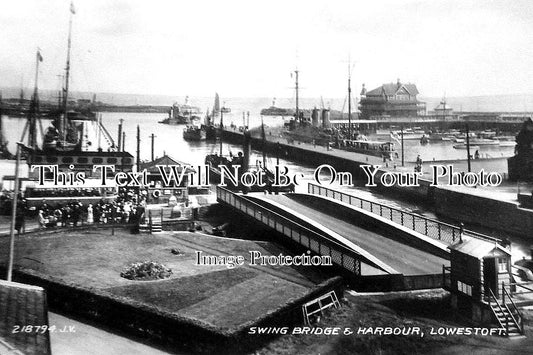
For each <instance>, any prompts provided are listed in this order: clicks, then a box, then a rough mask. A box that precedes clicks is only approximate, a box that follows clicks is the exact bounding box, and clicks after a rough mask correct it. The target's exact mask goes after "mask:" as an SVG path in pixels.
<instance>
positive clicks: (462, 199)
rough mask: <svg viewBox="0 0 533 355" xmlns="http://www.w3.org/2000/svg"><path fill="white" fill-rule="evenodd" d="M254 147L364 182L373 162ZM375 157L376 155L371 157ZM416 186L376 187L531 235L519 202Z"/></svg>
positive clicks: (530, 214) (234, 136)
mask: <svg viewBox="0 0 533 355" xmlns="http://www.w3.org/2000/svg"><path fill="white" fill-rule="evenodd" d="M222 138H223V140H225V141H228V142H231V143H233V144H239V145H240V144H242V143H243V139H244V136H243V134H242V133H240V132H232V131H224V132H223V135H222ZM251 147H252V149H256V150H261V151H262V150H263V149H264V150H265V151H266V152H267V153H269V154H271V155H273V156H276V155H277V156H279V157H280V158H283V159H288V160H293V161H297V162H299V163H301V164H306V165H310V166H315V167H316V166H318V165H321V164H329V165H331V166H333V167H334V168H335V169H336V170H337V171H345V172H349V173H351V174H352V176H353V178H354V179H355V180H360V181H364V180H366V175H365V173H364V172H363V169H362V168H361V165H366V164H370V163H369V162H368V161H355V160H350V159H346V158H343V157H340V156H336V155H335V154H334V153H335V152H331V151H328V150H327V148H326V147H324V152H320V151H318V150H309V149H305V148H303V147H301V146H299V145H298V144H285V143H281V142H280V143H278V142H273V141H270V140H266V141H263V140H262V139H260V138H257V137H252V138H251ZM372 158H375V157H372ZM387 171H393V170H392V168H390V169H388V170H383V169H381V170H379V171H378V172H377V174H376V182H378V181H379V177H380V176H381V175H382V174H384V173H386V172H387ZM419 185H420V186H416V187H401V186H392V187H384V186H380V185H379V184H378V186H377V187H376V189H377V191H379V192H380V193H382V194H383V195H389V196H391V195H393V196H398V197H399V198H401V199H405V200H410V201H415V202H417V203H425V204H427V205H428V206H430V207H431V208H433V209H434V212H436V213H437V215H439V216H442V217H445V218H449V219H452V220H455V221H458V222H463V223H466V224H472V225H479V226H483V227H489V228H493V229H495V230H500V231H503V232H507V233H512V234H516V235H519V236H522V237H532V236H533V235H532V232H531V231H532V230H533V210H529V209H524V208H519V207H518V205H517V204H514V203H511V202H507V201H501V200H497V199H493V198H490V197H484V196H479V195H474V194H469V193H466V192H463V191H454V190H451V189H447V188H441V187H438V186H430V185H431V181H429V180H426V179H420V180H419Z"/></svg>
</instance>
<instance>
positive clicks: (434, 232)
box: [308, 183, 501, 244]
mask: <svg viewBox="0 0 533 355" xmlns="http://www.w3.org/2000/svg"><path fill="white" fill-rule="evenodd" d="M308 192H309V193H310V194H313V195H319V196H325V197H330V198H333V199H335V200H339V201H341V202H345V203H347V204H349V205H352V206H356V207H359V208H361V209H364V210H366V211H369V212H371V213H374V214H377V215H379V216H381V217H384V218H387V219H389V220H391V221H392V222H394V223H397V224H400V225H402V226H404V227H407V228H409V229H412V230H413V231H415V232H418V233H421V234H424V235H426V236H428V237H430V238H432V239H436V240H439V241H441V242H443V243H446V244H453V243H454V242H455V241H456V240H459V237H460V235H461V233H463V234H464V235H468V236H470V237H474V238H478V239H483V240H486V241H490V242H497V243H500V242H501V240H500V239H498V238H494V237H490V236H488V235H484V234H480V233H476V232H473V231H470V230H465V229H463V228H462V227H457V226H454V225H451V224H448V223H444V222H440V221H436V220H434V219H431V218H427V217H424V216H420V215H417V214H414V213H410V212H406V211H403V210H401V209H398V208H394V207H390V206H387V205H384V204H381V203H378V202H373V201H369V200H365V199H363V198H360V197H356V196H353V195H350V194H347V193H344V192H340V191H336V190H333V189H330V188H327V187H323V186H318V185H316V184H313V183H309V185H308Z"/></svg>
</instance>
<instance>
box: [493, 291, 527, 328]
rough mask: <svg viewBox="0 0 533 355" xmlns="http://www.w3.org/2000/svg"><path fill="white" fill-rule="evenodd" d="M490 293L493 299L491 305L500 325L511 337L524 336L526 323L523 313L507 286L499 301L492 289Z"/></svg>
mask: <svg viewBox="0 0 533 355" xmlns="http://www.w3.org/2000/svg"><path fill="white" fill-rule="evenodd" d="M490 294H491V299H490V301H489V306H490V308H491V310H492V313H493V314H494V316H495V317H496V320H497V322H498V324H499V326H500V327H501V328H502V329H505V332H506V335H507V336H508V337H510V338H518V337H523V336H524V324H523V320H522V315H521V314H520V311H519V310H518V308H517V307H516V305H515V304H514V302H513V300H512V299H511V296H510V295H509V294H508V293H507V291H506V290H505V288H503V295H502V300H501V302H499V301H498V299H497V298H496V296H494V293H493V292H492V290H490ZM506 299H507V303H506Z"/></svg>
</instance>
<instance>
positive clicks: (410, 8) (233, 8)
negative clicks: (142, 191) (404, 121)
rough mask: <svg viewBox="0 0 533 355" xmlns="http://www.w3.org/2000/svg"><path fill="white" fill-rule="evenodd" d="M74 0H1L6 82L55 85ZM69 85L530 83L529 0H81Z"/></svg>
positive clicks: (315, 93)
mask: <svg viewBox="0 0 533 355" xmlns="http://www.w3.org/2000/svg"><path fill="white" fill-rule="evenodd" d="M69 5H70V1H69V0H47V1H42V0H16V1H14V0H13V1H11V0H9V1H8V0H1V1H0V30H1V31H0V48H1V50H0V87H20V86H21V85H22V86H24V87H27V88H31V87H33V83H34V71H35V69H34V68H35V53H36V50H37V48H40V51H41V54H42V56H43V58H44V60H43V62H42V63H40V69H39V87H40V88H43V89H58V88H59V80H60V79H59V77H58V75H60V74H62V73H63V72H64V67H65V60H66V52H67V50H66V47H67V34H68V23H69V15H70V12H69ZM74 7H75V10H76V14H75V15H74V16H73V29H72V74H71V75H72V76H71V78H72V80H71V88H72V89H73V90H77V91H88V92H110V93H132V94H149V95H179V96H183V95H191V96H212V95H213V93H214V92H219V93H220V94H221V95H222V96H226V97H229V96H232V97H291V95H293V93H292V92H293V91H292V89H291V88H292V87H293V86H294V79H293V78H291V73H292V72H293V71H294V70H295V69H296V68H297V69H298V70H299V73H300V74H299V79H300V87H301V92H300V95H301V96H303V97H320V96H324V97H344V96H345V95H346V94H345V93H346V90H347V78H348V73H349V72H351V76H352V88H353V92H354V93H355V94H359V92H360V89H361V85H362V84H363V83H365V84H366V87H367V88H368V89H372V88H375V87H377V86H379V85H381V84H383V83H387V82H396V80H397V79H400V80H401V81H402V82H411V83H415V84H416V85H417V87H418V89H419V91H420V92H421V94H422V95H424V96H432V97H440V96H442V95H444V94H446V95H447V96H479V95H497V94H519V93H525V94H533V80H531V79H532V78H533V65H532V63H533V2H532V1H530V0H509V1H490V0H480V1H469V0H460V1H455V0H424V1H417V0H403V1H402V0H373V1H368V0H365V1H359V0H348V1H336V0H325V1H315V0H308V1H296V0H284V1H278V0H269V1H253V0H243V1H237V0H218V1H216V0H213V1H211V0H209V1H208V0H204V1H202V0H194V1H191V0H187V1H183V0H168V1H166V0H165V1H163V0H152V1H148V0H143V1H140V0H77V1H74Z"/></svg>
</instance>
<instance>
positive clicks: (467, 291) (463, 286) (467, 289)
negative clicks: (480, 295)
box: [457, 281, 472, 296]
mask: <svg viewBox="0 0 533 355" xmlns="http://www.w3.org/2000/svg"><path fill="white" fill-rule="evenodd" d="M457 289H458V290H459V291H461V292H462V293H465V294H467V295H468V296H472V286H470V285H468V284H465V283H464V282H461V281H457Z"/></svg>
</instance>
